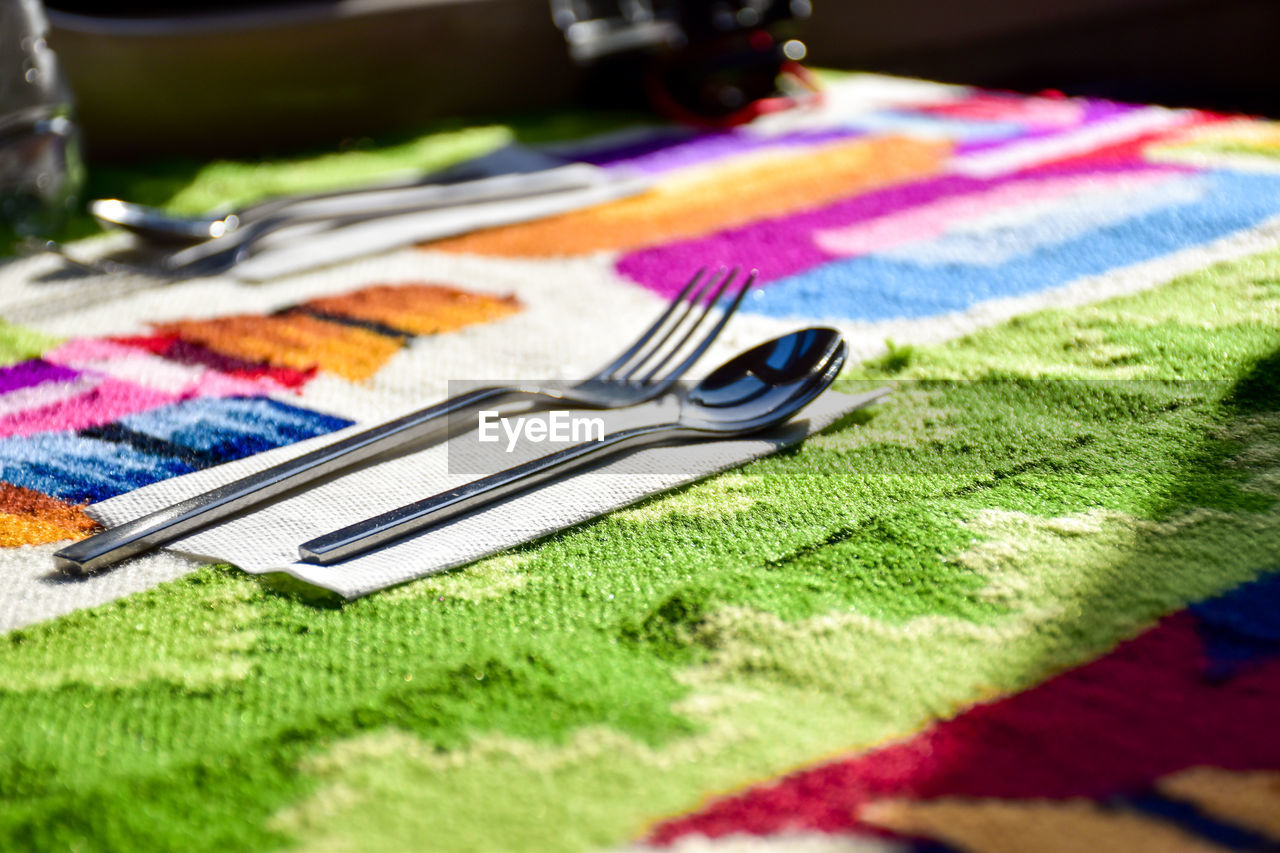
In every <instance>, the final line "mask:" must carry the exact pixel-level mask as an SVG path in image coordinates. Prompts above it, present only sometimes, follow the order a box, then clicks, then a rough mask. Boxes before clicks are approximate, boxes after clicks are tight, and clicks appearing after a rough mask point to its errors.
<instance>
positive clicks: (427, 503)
mask: <svg viewBox="0 0 1280 853" xmlns="http://www.w3.org/2000/svg"><path fill="white" fill-rule="evenodd" d="M684 432H686V430H685V429H684V428H683V427H681V426H680V425H679V424H674V423H668V424H655V425H647V426H639V427H633V428H631V429H625V430H619V431H618V432H613V433H610V434H608V435H606V436H604V437H603V438H601V439H600V440H598V441H586V442H583V443H581V444H575V445H573V446H571V447H566V448H564V449H563V450H558V451H556V452H555V453H550V454H548V455H546V456H541V457H539V458H537V459H533V460H530V461H528V462H524V463H522V464H520V465H515V466H513V467H511V468H507V469H505V470H502V471H499V472H498V473H496V474H490V475H489V476H487V477H481V478H480V479H478V480H473V481H471V482H470V483H467V484H466V485H463V486H459V487H457V488H456V489H450V490H449V491H447V492H441V493H440V494H438V495H432V496H431V497H429V498H424V499H423V500H420V501H417V502H415V503H411V504H407V505H406V506H402V507H400V508H398V509H393V510H391V511H389V512H384V513H382V514H381V515H376V516H374V517H373V518H366V519H365V520H363V521H357V522H356V523H355V524H350V525H348V526H346V527H343V528H340V529H338V530H334V531H331V532H329V533H325V534H323V535H321V536H317V537H316V538H315V539H311V540H308V541H306V542H303V543H302V544H301V545H299V546H298V557H299V559H300V560H301V561H302V562H304V563H314V564H316V565H321V566H330V565H333V564H334V563H340V562H342V561H343V560H348V559H350V558H352V557H355V556H358V555H360V554H363V553H365V552H366V551H372V550H374V549H375V548H379V547H381V546H383V545H386V544H387V543H389V542H392V541H393V540H396V539H399V538H401V537H404V536H408V535H409V534H411V533H417V532H418V531H421V530H425V529H427V528H429V527H433V526H435V525H437V524H440V523H442V522H445V521H448V520H449V519H452V518H456V517H458V516H460V515H464V514H466V513H468V512H471V511H472V510H475V509H479V508H480V507H482V506H485V505H486V504H490V503H494V502H495V501H499V500H501V499H503V498H505V497H508V496H511V495H514V494H516V493H518V492H523V491H525V490H527V489H531V488H533V487H535V486H537V485H540V484H542V483H544V482H546V481H547V480H551V479H554V478H556V477H558V476H560V475H562V474H564V473H565V472H567V471H569V470H572V469H574V468H578V467H581V466H584V465H586V464H588V463H590V462H593V461H595V460H598V459H600V458H602V457H604V456H609V455H612V454H614V453H618V452H621V451H623V450H626V449H629V448H632V447H636V446H639V445H643V444H649V443H651V442H655V441H657V440H659V439H663V438H671V437H674V436H675V435H676V434H677V433H684ZM689 432H690V433H691V434H694V431H689Z"/></svg>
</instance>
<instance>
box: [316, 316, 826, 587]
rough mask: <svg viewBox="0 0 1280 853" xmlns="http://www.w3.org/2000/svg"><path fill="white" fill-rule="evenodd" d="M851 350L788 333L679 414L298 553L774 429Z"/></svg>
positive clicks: (818, 335)
mask: <svg viewBox="0 0 1280 853" xmlns="http://www.w3.org/2000/svg"><path fill="white" fill-rule="evenodd" d="M847 356H848V347H847V346H846V344H845V342H844V339H843V338H841V337H840V333H839V332H837V331H835V330H834V329H825V328H811V329H802V330H800V331H798V332H792V333H791V334H789V335H783V336H782V337H780V338H775V339H773V340H771V341H768V342H766V343H763V344H760V345H759V346H756V347H753V348H752V349H750V350H747V351H746V352H744V353H742V354H741V355H738V356H735V357H734V358H732V359H730V360H729V361H727V362H725V363H724V364H722V365H721V366H720V367H718V368H716V369H715V370H714V371H712V372H711V374H710V375H708V376H707V378H705V379H703V380H702V381H701V382H699V383H698V384H697V385H695V386H694V387H693V388H692V389H690V390H689V391H688V392H687V393H685V394H684V395H683V397H682V398H681V400H680V413H679V415H678V416H677V418H676V420H674V421H669V422H666V423H659V424H650V425H645V426H638V427H633V428H631V429H624V430H619V431H617V432H613V433H610V434H608V435H605V436H603V437H602V438H601V439H600V440H598V441H588V442H584V443H582V444H576V445H573V446H571V447H567V448H565V449H564V450H560V451H557V452H555V453H551V454H549V455H547V456H543V457H541V458H538V459H534V460H532V461H530V462H525V463H524V464H521V465H516V466H514V467H512V468H508V469H506V470H504V471H499V472H498V473H496V474H491V475H490V476H488V477H483V478H481V479H479V480H475V481H473V482H470V483H467V484H466V485H464V486H459V487H457V488H455V489H450V490H449V491H447V492H441V493H440V494H438V495H433V496H432V497H429V498H425V499H423V500H420V501H417V502H415V503H411V504H408V505H407V506H402V507H400V508H399V509H393V510H391V511H390V512H385V513H383V514H382V515H378V516H375V517H373V518H368V519H365V520H364V521H359V522H356V523H355V524H351V525H348V526H347V527H343V528H341V529H339V530H334V531H332V532H330V533H326V534H324V535H323V536H318V537H316V538H315V539H312V540H310V541H308V542H304V543H302V545H300V546H299V547H298V556H299V559H301V560H302V561H303V562H307V563H315V564H319V565H322V566H328V565H332V564H334V563H339V562H342V561H344V560H348V559H350V558H352V557H355V556H358V555H360V554H363V553H366V552H368V551H372V550H374V549H375V548H379V547H382V546H383V545H386V544H389V543H391V542H393V541H395V540H398V539H402V538H404V537H406V536H409V535H412V534H414V533H418V532H421V531H423V530H426V529H427V528H429V527H432V526H434V525H436V524H440V523H442V522H444V521H447V520H449V519H451V518H456V517H457V516H459V515H463V514H466V513H468V512H471V511H472V510H475V509H478V508H480V507H482V506H485V505H487V504H490V503H493V502H495V501H498V500H501V499H502V498H504V497H508V496H510V495H514V494H517V493H519V492H523V491H526V490H528V489H531V488H533V487H534V486H536V485H538V484H540V483H544V482H546V481H548V480H551V479H553V478H555V477H558V476H560V475H562V474H564V473H565V472H567V471H570V470H572V469H574V468H578V467H581V466H583V465H586V464H587V463H589V462H594V461H596V460H598V459H600V458H602V457H604V456H608V455H613V454H616V453H620V452H622V451H624V450H630V449H635V448H639V447H644V446H651V445H654V444H658V443H663V442H668V441H673V440H678V439H686V440H687V439H712V438H722V439H723V438H732V437H734V436H739V435H747V434H749V433H753V432H759V431H761V430H764V429H768V428H769V427H771V426H776V425H778V424H781V423H783V422H785V421H787V420H789V419H790V418H791V417H792V416H793V415H795V414H796V413H797V412H799V411H800V410H801V409H802V408H804V407H805V406H806V405H808V404H809V403H811V402H812V401H813V400H814V398H815V397H817V396H818V395H819V394H821V393H822V392H823V391H825V390H826V389H827V388H828V387H830V385H831V383H832V382H833V381H835V378H836V375H837V374H839V372H840V368H841V367H843V366H844V362H845V359H846V358H847Z"/></svg>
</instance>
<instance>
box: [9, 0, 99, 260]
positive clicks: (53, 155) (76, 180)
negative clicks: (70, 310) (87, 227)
mask: <svg viewBox="0 0 1280 853" xmlns="http://www.w3.org/2000/svg"><path fill="white" fill-rule="evenodd" d="M47 31H48V22H47V20H46V19H45V15H44V9H43V7H42V6H41V3H40V0H0V233H3V232H5V231H8V232H9V233H11V234H16V235H17V236H20V237H31V236H47V235H49V234H51V233H52V232H54V231H55V230H56V229H57V228H58V227H59V225H61V224H62V222H63V221H65V219H66V217H67V215H68V214H69V213H70V212H71V210H72V209H73V207H74V206H75V204H76V201H77V200H78V198H79V194H80V188H81V185H82V183H83V178H84V169H83V166H82V164H81V161H80V143H79V137H78V135H77V132H76V128H75V125H74V124H73V123H72V120H71V96H70V92H69V91H68V89H67V86H66V83H65V82H64V81H63V79H62V75H61V73H60V72H59V70H58V64H57V59H56V57H55V56H54V55H53V51H51V50H50V49H49V46H48V44H47V43H46V41H45V35H46V33H47Z"/></svg>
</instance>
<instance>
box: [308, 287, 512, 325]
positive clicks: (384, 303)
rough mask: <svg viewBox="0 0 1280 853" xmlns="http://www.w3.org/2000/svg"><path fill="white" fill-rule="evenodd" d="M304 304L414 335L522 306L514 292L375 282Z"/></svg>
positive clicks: (502, 314) (484, 319)
mask: <svg viewBox="0 0 1280 853" xmlns="http://www.w3.org/2000/svg"><path fill="white" fill-rule="evenodd" d="M303 304H304V307H307V308H311V309H313V310H315V311H320V312H322V313H324V314H334V315H339V316H343V317H351V318H353V319H356V320H365V321H368V322H372V323H379V324H381V325H383V326H388V327H390V328H392V329H398V330H401V331H404V332H408V333H409V334H413V335H434V334H438V333H440V332H451V331H453V330H454V329H460V328H462V327H463V326H470V325H472V324H473V323H487V322H488V321H490V320H495V319H497V318H499V317H505V316H507V315H508V314H513V313H515V312H516V311H519V310H520V302H519V300H517V299H516V298H515V297H514V296H490V295H489V294H486V293H468V292H467V291H465V290H458V289H457V288H453V287H445V286H444V285H440V284H400V285H390V284H383V285H374V286H373V287H366V288H364V289H362V290H357V291H356V292H355V293H345V294H342V295H339V296H327V297H324V298H321V299H312V300H311V301H310V302H306V303H303Z"/></svg>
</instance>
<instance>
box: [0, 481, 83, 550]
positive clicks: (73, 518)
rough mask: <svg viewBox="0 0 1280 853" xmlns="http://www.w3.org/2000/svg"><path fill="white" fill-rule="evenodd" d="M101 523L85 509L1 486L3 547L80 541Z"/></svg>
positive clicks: (22, 489) (0, 522) (16, 487)
mask: <svg viewBox="0 0 1280 853" xmlns="http://www.w3.org/2000/svg"><path fill="white" fill-rule="evenodd" d="M98 527H99V525H98V523H97V522H96V521H94V520H93V519H92V518H90V517H89V516H87V515H85V512H84V509H83V508H81V507H79V506H76V505H75V504H69V503H67V502H66V501H60V500H58V499H57V498H52V497H49V496H48V495H43V494H41V493H40V492H33V491H32V490H31V489H24V488H23V487H21V486H15V485H13V484H11V483H0V547H4V548H13V547H15V546H18V545H43V544H46V543H48V542H58V541H60V540H63V539H81V538H83V537H85V536H87V535H88V534H90V533H92V532H93V531H94V530H97V529H98Z"/></svg>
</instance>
